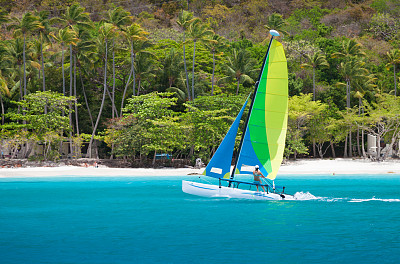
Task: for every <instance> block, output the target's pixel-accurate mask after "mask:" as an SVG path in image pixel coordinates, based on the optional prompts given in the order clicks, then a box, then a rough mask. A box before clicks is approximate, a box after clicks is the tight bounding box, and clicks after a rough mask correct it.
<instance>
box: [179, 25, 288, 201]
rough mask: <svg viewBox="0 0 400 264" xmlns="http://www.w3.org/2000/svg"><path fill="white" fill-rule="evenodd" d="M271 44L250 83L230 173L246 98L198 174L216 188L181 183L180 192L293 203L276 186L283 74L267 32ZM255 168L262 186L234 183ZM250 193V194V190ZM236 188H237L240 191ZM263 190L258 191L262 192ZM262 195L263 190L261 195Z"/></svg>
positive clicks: (283, 122)
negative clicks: (251, 87)
mask: <svg viewBox="0 0 400 264" xmlns="http://www.w3.org/2000/svg"><path fill="white" fill-rule="evenodd" d="M270 34H271V40H270V42H269V46H268V50H267V53H266V55H265V58H264V62H263V65H262V68H261V71H260V75H259V77H258V81H257V82H256V84H255V88H254V92H253V96H252V100H251V103H250V108H249V112H248V116H247V119H246V122H245V129H244V132H243V133H242V138H241V141H240V145H239V151H238V154H237V155H236V160H235V163H234V166H233V169H232V171H231V162H232V157H233V151H234V146H235V139H236V134H237V131H238V128H239V124H240V120H241V118H242V115H243V112H244V110H245V107H246V105H247V104H248V102H249V98H248V99H247V100H246V102H245V103H244V105H243V107H242V108H241V110H240V111H239V114H238V115H237V117H236V119H235V120H234V122H233V123H232V125H231V127H230V129H229V131H228V133H227V134H226V136H225V138H224V139H223V140H222V142H221V144H220V146H219V147H218V149H217V151H216V152H215V154H214V155H213V157H212V159H211V160H210V162H209V163H208V165H207V167H206V168H205V170H204V173H203V175H205V176H208V177H213V178H216V179H218V185H217V184H206V183H200V182H192V181H186V180H184V181H182V191H183V192H185V193H188V194H192V195H198V196H205V197H229V198H241V199H255V200H295V197H294V196H293V195H289V194H286V193H285V192H284V191H285V187H280V186H276V185H275V178H276V175H277V173H278V170H279V167H280V165H281V163H282V160H283V151H284V149H285V138H286V130H287V118H288V73H287V61H286V56H285V52H284V50H283V46H282V44H281V43H280V42H278V41H277V40H276V39H275V38H274V37H277V36H279V33H278V32H277V31H275V30H270ZM256 166H258V167H259V170H260V172H261V173H262V174H263V175H264V176H265V177H266V179H265V181H264V182H263V183H262V184H261V183H254V182H253V181H251V182H249V181H243V180H238V179H235V176H239V175H247V176H248V175H249V174H250V175H251V176H252V175H253V170H254V168H255V167H256ZM256 185H258V187H260V188H257V190H260V191H255V190H252V189H255V187H257V186H256ZM239 187H241V188H239ZM262 187H263V188H262ZM263 189H264V190H265V191H264V190H263Z"/></svg>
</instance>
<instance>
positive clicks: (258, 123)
mask: <svg viewBox="0 0 400 264" xmlns="http://www.w3.org/2000/svg"><path fill="white" fill-rule="evenodd" d="M261 70H262V73H261V77H260V80H259V84H258V88H257V90H256V94H255V97H254V103H253V107H252V109H251V112H250V114H249V120H248V125H247V127H246V131H245V135H244V139H243V144H242V148H241V150H240V154H239V158H238V162H237V168H238V169H239V171H240V173H241V174H251V173H252V171H253V169H254V166H255V165H259V166H260V171H261V172H262V173H263V174H264V175H268V176H267V177H268V178H269V179H271V180H273V179H275V177H276V174H277V172H278V170H279V167H280V165H281V163H282V159H283V151H284V149H285V138H286V130H287V116H288V73H287V62H286V57H285V52H284V50H283V47H282V44H281V43H280V42H278V41H276V40H275V39H274V40H272V42H271V45H270V49H269V53H268V55H267V60H266V63H265V65H264V68H263V69H261Z"/></svg>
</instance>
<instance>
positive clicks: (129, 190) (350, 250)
mask: <svg viewBox="0 0 400 264" xmlns="http://www.w3.org/2000/svg"><path fill="white" fill-rule="evenodd" d="M182 179H187V180H194V179H196V177H159V178H157V177H151V178H144V177H130V178H126V177H112V178H67V177H64V178H60V177H58V178H30V179H27V178H24V179H0V228H1V229H0V259H1V260H0V262H1V263H3V264H5V263H363V264H364V263H399V260H400V176H394V175H392V176H387V175H385V176H379V175H378V176H360V175H358V176H312V177H309V176H308V177H307V176H296V177H295V178H290V177H289V176H282V177H280V181H279V184H283V185H285V186H287V192H289V193H294V192H297V191H303V192H310V193H311V194H313V195H315V196H319V197H322V198H321V199H318V200H313V201H286V202H285V201H283V202H282V201H276V202H270V201H246V200H233V199H231V200H229V199H208V198H201V197H195V196H190V195H188V194H184V193H182V191H181V180H182Z"/></svg>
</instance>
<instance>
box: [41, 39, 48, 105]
mask: <svg viewBox="0 0 400 264" xmlns="http://www.w3.org/2000/svg"><path fill="white" fill-rule="evenodd" d="M40 56H41V60H42V75H43V92H44V91H46V79H45V76H44V57H43V40H42V38H40ZM46 112H47V111H45V113H46Z"/></svg>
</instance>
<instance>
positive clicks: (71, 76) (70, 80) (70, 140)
mask: <svg viewBox="0 0 400 264" xmlns="http://www.w3.org/2000/svg"><path fill="white" fill-rule="evenodd" d="M72 65H73V57H72V44H70V45H69V96H72V86H73V75H72V67H73V66H72ZM68 116H69V125H70V128H71V130H73V125H72V103H69V115H68ZM69 150H70V152H71V154H72V153H73V152H74V149H73V146H72V132H69Z"/></svg>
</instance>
